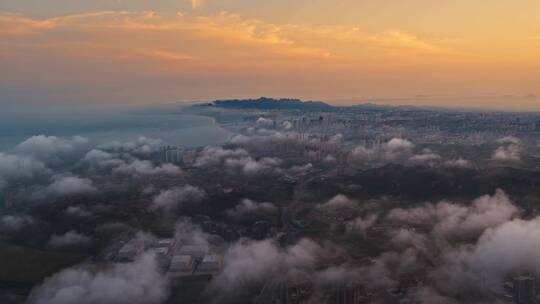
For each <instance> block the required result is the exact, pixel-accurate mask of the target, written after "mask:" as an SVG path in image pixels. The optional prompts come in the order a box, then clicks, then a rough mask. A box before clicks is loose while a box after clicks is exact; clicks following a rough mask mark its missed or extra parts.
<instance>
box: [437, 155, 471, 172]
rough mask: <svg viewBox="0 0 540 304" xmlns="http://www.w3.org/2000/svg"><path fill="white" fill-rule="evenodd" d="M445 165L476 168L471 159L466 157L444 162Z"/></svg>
mask: <svg viewBox="0 0 540 304" xmlns="http://www.w3.org/2000/svg"><path fill="white" fill-rule="evenodd" d="M444 166H446V167H449V168H463V169H471V168H474V164H473V163H472V162H471V161H470V160H466V159H464V158H461V157H460V158H457V159H451V160H447V161H445V162H444Z"/></svg>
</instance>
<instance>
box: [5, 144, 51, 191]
mask: <svg viewBox="0 0 540 304" xmlns="http://www.w3.org/2000/svg"><path fill="white" fill-rule="evenodd" d="M47 173H50V171H49V169H47V167H46V166H45V164H44V163H43V162H41V161H38V160H35V159H33V158H31V157H26V156H17V155H10V154H4V153H1V152H0V189H2V188H3V187H5V186H7V185H8V182H9V181H10V180H16V179H30V178H33V177H35V176H38V175H41V174H47Z"/></svg>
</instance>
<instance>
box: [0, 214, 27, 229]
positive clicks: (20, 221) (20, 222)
mask: <svg viewBox="0 0 540 304" xmlns="http://www.w3.org/2000/svg"><path fill="white" fill-rule="evenodd" d="M33 222H34V220H33V218H32V217H31V216H29V215H26V214H23V215H4V216H1V217H0V232H4V233H10V232H16V231H18V230H20V229H22V228H24V227H26V226H28V225H31V224H32V223H33Z"/></svg>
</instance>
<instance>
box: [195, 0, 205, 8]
mask: <svg viewBox="0 0 540 304" xmlns="http://www.w3.org/2000/svg"><path fill="white" fill-rule="evenodd" d="M205 3H206V0H191V7H192V8H193V9H196V8H199V7H201V6H203V5H204V4H205Z"/></svg>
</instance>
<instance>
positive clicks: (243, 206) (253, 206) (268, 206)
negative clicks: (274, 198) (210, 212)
mask: <svg viewBox="0 0 540 304" xmlns="http://www.w3.org/2000/svg"><path fill="white" fill-rule="evenodd" d="M276 210H277V209H276V206H274V204H272V203H268V202H264V203H258V202H255V201H252V200H250V199H244V200H242V201H241V202H240V204H238V205H237V206H236V207H234V209H229V210H227V211H226V214H227V215H228V216H230V217H232V218H236V219H241V218H242V217H244V216H246V215H249V214H256V213H273V212H276Z"/></svg>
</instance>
